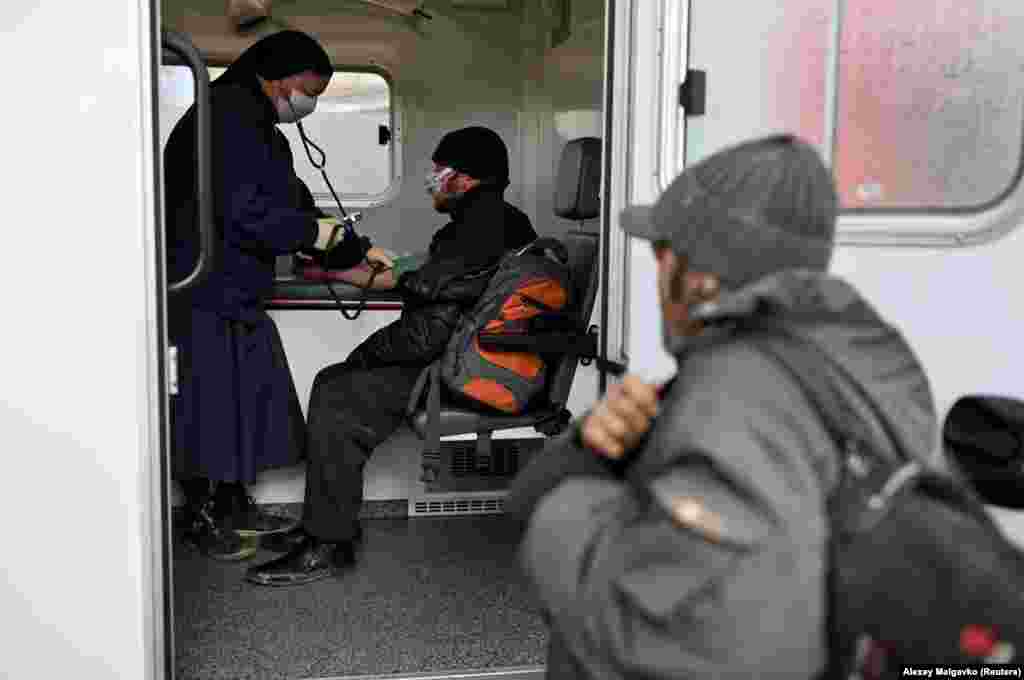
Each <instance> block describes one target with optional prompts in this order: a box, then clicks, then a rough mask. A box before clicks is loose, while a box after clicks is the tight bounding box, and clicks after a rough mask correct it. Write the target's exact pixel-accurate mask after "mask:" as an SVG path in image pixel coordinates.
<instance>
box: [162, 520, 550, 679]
mask: <svg viewBox="0 0 1024 680" xmlns="http://www.w3.org/2000/svg"><path fill="white" fill-rule="evenodd" d="M363 526H364V529H365V531H366V543H365V546H364V548H363V550H362V553H361V556H360V559H359V562H358V564H357V565H356V567H355V568H354V569H352V570H350V571H348V572H347V573H346V574H345V575H344V576H343V577H342V578H339V579H329V580H325V581H321V582H318V583H313V584H310V585H306V586H298V587H294V588H264V587H260V586H256V585H251V584H249V583H247V582H245V581H244V580H243V578H242V576H243V573H244V571H245V568H246V567H247V566H249V565H250V564H253V563H255V562H254V561H247V562H241V563H235V564H225V563H219V562H215V561H212V560H208V559H206V558H204V557H202V556H201V555H198V554H196V553H195V552H193V551H192V550H190V549H189V548H187V547H183V546H181V545H180V544H176V546H175V560H174V581H175V638H176V640H175V641H176V647H177V655H176V656H177V669H178V670H177V677H178V679H179V680H207V679H221V678H224V679H227V678H231V679H241V678H255V679H261V680H262V679H271V678H273V679H278V678H318V677H327V676H339V675H363V674H366V675H371V674H385V673H399V672H401V673H408V672H424V671H452V670H459V669H497V668H502V667H509V666H529V665H539V664H542V663H543V658H544V647H545V645H546V642H547V632H546V630H545V628H544V625H543V623H542V622H541V620H540V617H539V615H538V613H537V610H536V607H535V603H534V600H533V598H532V596H531V594H530V592H529V590H528V588H527V586H526V583H525V581H524V579H523V577H522V575H521V573H520V571H519V569H518V565H517V562H516V560H515V555H514V542H513V537H512V534H511V532H510V530H509V525H508V523H507V521H506V520H505V519H504V518H503V517H501V516H500V515H496V516H483V517H458V518H444V519H438V518H430V519H414V520H407V519H368V520H364V522H363ZM273 556H274V554H273V553H269V552H263V551H261V552H260V553H259V554H258V556H257V557H256V558H254V560H263V559H267V558H271V557H273Z"/></svg>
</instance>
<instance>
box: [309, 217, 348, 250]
mask: <svg viewBox="0 0 1024 680" xmlns="http://www.w3.org/2000/svg"><path fill="white" fill-rule="evenodd" d="M316 225H317V236H316V243H315V244H314V246H313V247H314V248H316V249H317V250H324V251H330V250H331V249H332V248H333V247H334V246H336V245H338V244H339V243H341V242H342V241H343V240H344V238H343V237H344V227H343V226H342V224H341V220H339V219H338V218H336V217H321V218H319V219H318V220H317V221H316Z"/></svg>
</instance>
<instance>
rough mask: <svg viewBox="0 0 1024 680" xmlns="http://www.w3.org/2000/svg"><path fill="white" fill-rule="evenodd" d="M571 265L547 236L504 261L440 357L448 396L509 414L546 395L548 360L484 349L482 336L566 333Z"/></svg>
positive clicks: (558, 244)
mask: <svg viewBox="0 0 1024 680" xmlns="http://www.w3.org/2000/svg"><path fill="white" fill-rule="evenodd" d="M568 261H569V256H568V252H567V251H566V248H565V246H564V245H563V244H562V243H561V241H558V240H555V239H550V238H544V239H538V240H536V241H534V242H533V243H531V244H529V245H527V246H526V247H525V248H522V249H520V250H517V251H512V252H510V253H508V254H507V255H505V257H504V258H503V259H502V260H501V261H500V262H499V264H498V267H497V270H496V271H495V273H494V275H493V277H492V278H491V280H490V282H489V283H488V284H487V288H486V289H485V290H484V292H483V294H482V295H481V296H480V298H479V300H478V301H477V303H476V304H475V305H474V306H473V308H472V309H470V310H469V311H468V312H467V313H466V314H465V315H464V316H463V318H462V321H461V322H460V323H459V326H458V327H457V328H456V329H455V331H454V332H453V333H452V336H451V338H450V339H449V341H448V347H447V348H446V350H445V353H444V355H443V356H442V357H441V364H440V375H441V380H442V381H443V382H444V384H445V385H446V386H447V387H448V389H449V390H451V391H453V392H455V393H456V394H458V395H461V396H463V397H466V398H468V399H470V400H472V401H474V402H477V403H479V404H483V405H486V406H490V407H492V408H495V409H497V410H499V411H502V412H504V413H510V414H518V413H522V412H523V411H524V410H525V409H526V408H527V406H528V405H530V402H531V400H532V399H533V398H534V397H536V396H537V395H538V394H540V393H541V392H542V391H543V390H544V387H545V383H546V381H547V378H548V372H549V370H548V369H549V364H550V358H549V357H546V356H544V355H543V354H541V353H540V352H536V351H504V350H494V349H485V348H484V347H481V338H485V339H486V338H494V337H495V336H526V335H529V334H530V333H536V332H540V331H550V330H560V329H568V328H569V327H570V326H571V324H572V318H573V314H572V309H573V306H574V305H575V304H577V301H576V300H574V299H573V297H574V294H573V287H572V282H571V280H570V273H569V266H568V264H567V263H568ZM484 344H487V343H486V342H484Z"/></svg>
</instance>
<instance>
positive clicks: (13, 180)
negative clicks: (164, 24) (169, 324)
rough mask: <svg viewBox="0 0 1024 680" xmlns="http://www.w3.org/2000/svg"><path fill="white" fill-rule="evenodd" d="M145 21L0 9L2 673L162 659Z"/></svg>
mask: <svg viewBox="0 0 1024 680" xmlns="http://www.w3.org/2000/svg"><path fill="white" fill-rule="evenodd" d="M150 12H151V7H150V6H149V4H148V3H140V2H139V0H108V1H107V2H104V3H103V7H102V11H100V9H99V8H98V6H97V5H96V4H95V3H67V2H51V3H40V2H38V1H37V0H5V2H3V3H2V4H0V26H2V27H3V31H4V33H3V38H2V40H0V58H2V60H3V62H4V63H5V64H8V66H9V67H10V68H11V69H14V71H16V72H17V73H18V74H20V75H18V77H17V78H16V80H17V85H16V86H14V87H13V89H12V90H11V94H10V95H9V96H8V98H7V103H6V104H5V105H4V106H3V107H2V108H0V126H2V127H3V129H4V130H5V135H4V160H3V165H2V170H0V175H2V183H3V186H4V190H5V191H4V196H5V200H4V224H5V226H6V228H5V230H4V232H5V250H6V252H7V256H6V257H5V260H4V267H3V268H2V269H0V286H2V287H3V290H4V320H3V340H2V344H0V346H2V347H3V351H2V352H0V376H2V379H0V442H2V448H3V450H4V452H5V454H6V456H7V459H8V465H7V469H6V471H5V474H4V475H2V476H0V517H3V518H4V520H5V521H4V535H3V564H2V565H0V602H2V603H3V605H2V606H0V629H2V630H4V631H5V632H6V633H7V635H8V640H7V641H6V642H5V644H4V645H3V652H2V653H0V676H3V677H8V678H58V677H77V678H125V679H136V678H152V677H156V674H157V672H158V670H157V669H158V668H159V667H160V666H159V664H160V662H161V660H162V656H161V653H162V650H159V651H158V650H157V649H155V647H156V646H157V645H158V644H159V640H160V636H161V634H162V633H161V616H160V615H159V609H158V608H157V607H158V606H159V604H160V602H159V598H160V590H159V586H160V577H159V574H160V560H161V554H160V541H159V534H157V535H156V537H154V530H153V529H154V526H155V522H154V521H153V517H152V515H151V514H150V509H151V507H152V493H153V488H152V487H153V484H154V482H155V480H156V479H157V478H156V476H155V472H154V466H156V465H157V462H156V461H157V455H158V450H159V431H160V428H159V424H158V416H157V414H158V410H157V408H156V403H157V401H156V398H157V388H158V386H157V379H156V377H155V376H156V375H157V364H156V356H157V351H156V348H157V345H158V337H157V328H158V326H157V323H156V311H155V309H156V307H155V300H156V298H155V290H156V286H155V283H154V272H153V268H152V264H153V262H154V256H153V253H154V243H153V240H154V234H155V233H156V232H155V222H154V218H155V214H156V206H155V200H156V196H155V193H154V191H153V187H154V186H155V179H154V172H155V169H154V165H153V160H154V154H153V125H152V108H151V98H152V94H151V93H152V89H151V74H150V58H151V52H152V46H151V44H150V41H151V39H152V37H151V30H150V21H151V14H150ZM154 593H155V595H156V596H155V597H154Z"/></svg>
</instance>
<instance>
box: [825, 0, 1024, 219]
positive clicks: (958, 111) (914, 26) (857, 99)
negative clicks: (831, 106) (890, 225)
mask: <svg viewBox="0 0 1024 680" xmlns="http://www.w3.org/2000/svg"><path fill="white" fill-rule="evenodd" d="M844 4H845V13H844V15H843V17H842V24H841V34H840V51H839V55H838V58H839V63H838V66H839V67H838V78H837V87H836V91H837V98H838V101H837V103H836V136H835V139H834V144H835V147H834V168H835V173H836V181H837V184H838V187H839V190H840V194H841V197H842V202H843V206H844V207H845V208H847V209H853V210H877V209H882V210H891V209H914V210H921V209H937V210H950V209H960V210H963V209H979V208H982V207H984V206H985V205H986V204H988V203H991V202H993V201H996V200H998V199H999V198H1000V197H1001V195H1002V194H1003V193H1004V192H1006V191H1007V190H1008V189H1009V188H1011V186H1012V185H1013V184H1014V179H1015V177H1016V175H1017V172H1018V168H1019V166H1020V161H1021V158H1020V156H1021V130H1022V122H1024V111H1022V89H1024V88H1022V85H1024V55H1022V53H1021V51H1020V47H1019V36H1020V34H1021V31H1022V30H1024V14H1022V13H1021V12H1020V10H1019V3H1018V1H1017V0H977V1H976V2H955V1H953V0H940V1H938V2H936V1H935V0H901V2H895V3H890V2H869V1H861V2H849V3H844Z"/></svg>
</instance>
